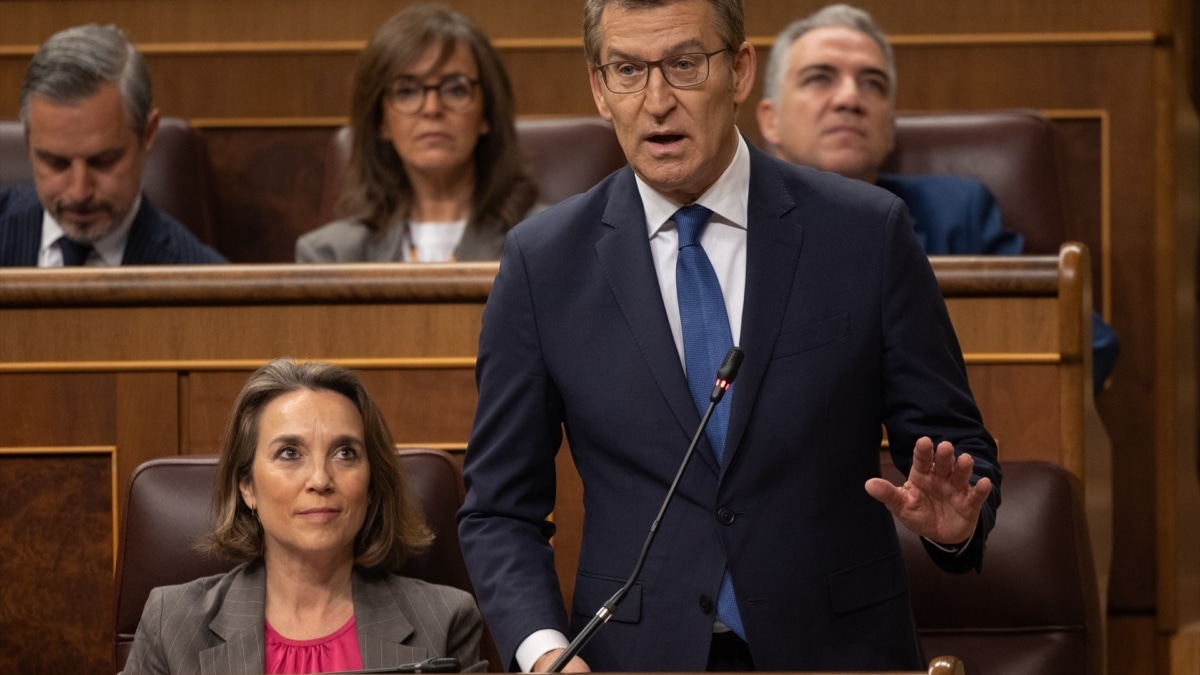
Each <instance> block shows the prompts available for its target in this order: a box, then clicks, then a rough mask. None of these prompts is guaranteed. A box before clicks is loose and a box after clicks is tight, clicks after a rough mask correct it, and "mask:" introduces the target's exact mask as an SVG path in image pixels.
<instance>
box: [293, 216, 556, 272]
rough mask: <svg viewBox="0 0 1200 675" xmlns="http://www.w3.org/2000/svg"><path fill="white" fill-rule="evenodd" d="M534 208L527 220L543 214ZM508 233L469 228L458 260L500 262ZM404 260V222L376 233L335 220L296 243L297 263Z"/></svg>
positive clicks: (488, 226) (491, 225) (496, 226)
mask: <svg viewBox="0 0 1200 675" xmlns="http://www.w3.org/2000/svg"><path fill="white" fill-rule="evenodd" d="M545 209H546V205H545V204H541V203H538V204H534V205H533V208H531V209H529V212H528V213H526V214H525V217H526V218H528V217H529V216H532V215H534V214H536V213H539V212H541V211H544V210H545ZM505 234H507V231H506V230H505V229H504V227H503V225H501V224H500V223H499V222H497V221H495V220H490V221H487V222H482V223H477V224H474V225H468V226H467V229H466V230H465V231H463V238H462V241H460V242H459V243H458V248H457V249H455V251H454V258H455V260H459V261H463V260H499V259H500V254H501V253H503V252H504V235H505ZM401 260H404V221H403V220H400V221H397V222H394V223H392V224H391V225H390V226H389V227H388V228H387V229H386V230H383V231H381V232H375V231H373V230H371V228H369V227H367V226H366V225H364V224H362V223H361V222H359V221H357V220H353V219H349V218H347V219H343V220H335V221H333V222H332V223H328V224H325V225H322V226H321V227H318V228H317V229H315V230H312V231H311V232H306V233H304V234H303V235H301V236H300V238H299V239H297V240H296V262H301V263H333V262H399V261H401Z"/></svg>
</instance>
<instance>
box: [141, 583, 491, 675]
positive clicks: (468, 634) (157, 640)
mask: <svg viewBox="0 0 1200 675" xmlns="http://www.w3.org/2000/svg"><path fill="white" fill-rule="evenodd" d="M353 583H354V591H353V592H354V618H355V621H356V623H357V628H358V646H359V650H360V652H361V654H362V660H363V667H364V668H382V667H385V666H398V665H400V664H404V663H413V662H415V661H423V660H425V659H427V658H432V657H435V656H453V657H456V658H458V659H459V660H460V661H461V662H462V664H463V667H464V668H474V669H475V670H481V669H484V668H485V667H486V664H485V662H482V661H481V660H480V658H479V640H480V638H481V636H482V634H483V622H482V619H480V617H479V610H478V609H477V608H476V607H475V601H474V600H473V599H472V598H471V595H470V594H469V593H467V592H466V591H462V590H459V589H457V588H451V587H450V586H438V585H435V584H429V583H426V582H424V581H420V580H417V579H410V578H408V577H401V576H395V575H382V576H369V575H366V574H362V573H360V572H358V571H355V573H354V582H353ZM265 588H266V571H265V568H264V567H263V565H262V564H260V563H248V564H242V565H239V566H237V567H235V568H234V569H233V570H232V571H230V572H228V573H226V574H218V575H215V576H211V577H205V578H203V579H197V580H195V581H193V582H190V583H187V584H181V585H179V586H163V587H160V588H156V589H154V590H152V591H150V597H149V598H148V599H147V600H146V609H145V610H144V611H143V612H142V619H141V621H140V622H139V623H138V628H137V635H136V637H135V638H134V642H133V647H132V649H131V650H130V652H129V659H128V661H126V663H125V670H124V671H123V672H124V673H126V674H128V675H136V674H138V673H172V674H173V675H181V674H185V673H201V674H204V675H237V674H239V673H250V674H256V673H262V672H263V650H264V644H265V643H264V641H263V634H264V630H263V624H264V623H265V620H266V619H265V613H264V611H265V610H264V608H263V593H264V589H265Z"/></svg>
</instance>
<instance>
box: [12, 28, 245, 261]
mask: <svg viewBox="0 0 1200 675" xmlns="http://www.w3.org/2000/svg"><path fill="white" fill-rule="evenodd" d="M158 120H159V114H158V110H157V109H155V108H153V96H152V91H151V86H150V75H149V72H148V71H147V70H146V65H145V63H144V62H143V60H142V56H141V54H140V53H139V52H138V51H137V49H136V48H135V47H134V46H133V45H132V44H131V43H130V42H129V41H128V40H127V39H126V38H125V34H124V33H123V32H121V30H120V29H118V28H116V27H115V26H98V25H95V24H89V25H86V26H77V27H74V28H68V29H66V30H63V31H60V32H58V33H55V34H54V35H52V36H51V37H50V39H48V40H47V41H46V42H45V43H43V44H42V46H41V48H39V49H38V51H37V54H35V55H34V57H33V61H32V62H30V64H29V68H28V69H27V70H26V71H25V81H24V83H23V85H22V87H21V121H22V122H23V123H24V125H25V138H26V140H27V142H28V144H29V157H30V160H31V162H32V164H33V177H34V185H21V186H15V187H10V188H7V189H4V190H0V265H4V266H38V267H60V266H69V265H96V266H115V265H154V264H196V263H221V262H226V260H225V259H224V258H223V257H221V255H220V254H218V253H217V252H216V251H214V250H212V249H211V248H209V247H207V246H205V245H204V244H201V243H200V242H199V241H197V240H196V238H195V237H194V236H193V235H192V233H191V232H189V231H188V230H187V228H185V227H184V226H183V225H181V224H180V223H179V222H178V221H176V220H175V219H174V218H171V217H170V216H168V215H167V214H165V213H162V212H160V211H158V210H157V209H155V208H154V206H152V205H151V204H150V202H149V200H147V199H146V198H145V197H144V196H143V195H142V192H141V188H142V171H143V168H144V166H145V162H146V157H147V156H148V155H149V153H150V149H151V148H152V147H153V145H154V136H155V134H156V133H157V131H158Z"/></svg>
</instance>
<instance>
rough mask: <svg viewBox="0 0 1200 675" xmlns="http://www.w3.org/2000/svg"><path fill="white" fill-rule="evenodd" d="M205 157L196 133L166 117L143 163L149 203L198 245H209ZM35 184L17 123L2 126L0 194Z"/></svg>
mask: <svg viewBox="0 0 1200 675" xmlns="http://www.w3.org/2000/svg"><path fill="white" fill-rule="evenodd" d="M208 171H209V169H208V156H207V153H206V151H205V146H204V139H203V137H202V136H201V135H200V132H199V131H197V130H196V129H193V128H192V127H191V126H189V125H188V123H187V121H185V120H182V119H180V118H178V117H164V118H162V121H161V122H159V125H158V136H157V137H156V139H155V141H154V148H153V149H151V151H150V156H149V157H148V158H147V159H146V167H145V170H144V173H143V175H142V187H143V190H144V192H145V194H146V196H147V197H148V198H149V199H150V202H151V203H153V204H154V206H156V207H158V208H159V209H161V210H163V211H166V212H167V213H169V214H171V215H172V216H174V217H175V219H176V220H178V221H179V222H181V223H183V224H184V225H186V226H187V227H188V229H189V230H191V231H192V234H195V235H196V238H197V239H199V240H200V241H202V242H204V243H206V244H211V243H212V241H213V215H212V214H213V204H212V193H211V192H210V189H211V188H210V187H209V180H208ZM32 182H33V166H32V165H31V164H30V163H29V148H28V146H27V145H26V144H25V127H24V125H22V124H21V122H20V121H18V120H0V188H4V187H8V186H10V185H17V184H20V183H32Z"/></svg>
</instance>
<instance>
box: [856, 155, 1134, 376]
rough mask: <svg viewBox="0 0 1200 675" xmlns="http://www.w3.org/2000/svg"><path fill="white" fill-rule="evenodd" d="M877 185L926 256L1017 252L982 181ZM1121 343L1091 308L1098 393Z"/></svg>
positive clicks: (928, 179) (888, 180) (1019, 246)
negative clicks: (902, 209) (908, 218)
mask: <svg viewBox="0 0 1200 675" xmlns="http://www.w3.org/2000/svg"><path fill="white" fill-rule="evenodd" d="M876 184H877V185H878V186H879V187H881V188H884V189H886V190H888V191H889V192H891V193H892V194H894V195H896V196H897V197H899V198H900V199H903V200H904V203H905V204H907V205H908V210H909V213H910V214H911V215H912V221H913V229H914V230H915V231H916V234H917V241H918V242H920V244H921V248H923V249H924V250H925V253H926V254H928V255H977V254H988V255H1019V254H1021V253H1023V252H1024V251H1025V239H1024V238H1023V237H1021V235H1020V234H1017V233H1016V232H1013V231H1012V230H1006V229H1004V227H1003V225H1001V222H1000V207H999V206H998V205H997V204H996V198H995V197H993V196H992V193H991V191H990V190H988V189H987V186H985V185H984V184H983V183H980V182H979V181H977V180H972V179H970V178H962V177H959V176H926V175H903V176H902V175H898V174H883V175H881V176H880V177H879V180H877V181H876ZM1120 351H1121V344H1120V342H1119V341H1118V340H1117V333H1116V331H1114V330H1113V329H1112V326H1109V325H1108V324H1107V323H1105V322H1104V319H1101V318H1100V315H1099V314H1098V313H1096V312H1092V385H1093V393H1094V394H1095V395H1099V394H1100V391H1101V390H1102V389H1103V387H1104V381H1105V380H1107V379H1108V376H1109V375H1111V374H1112V370H1113V367H1114V366H1115V365H1116V363H1117V355H1118V354H1119V353H1120Z"/></svg>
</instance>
